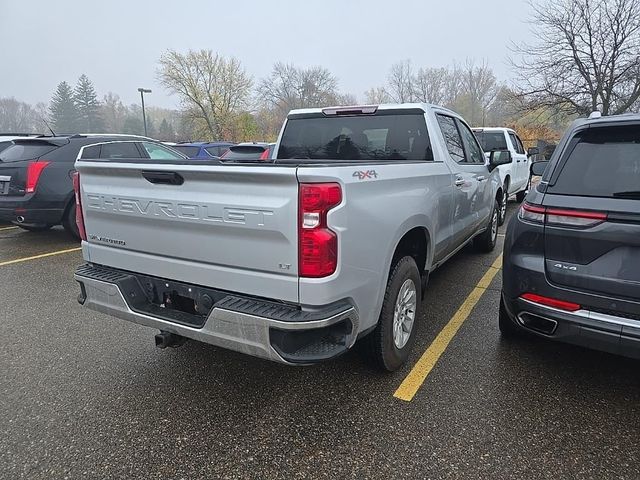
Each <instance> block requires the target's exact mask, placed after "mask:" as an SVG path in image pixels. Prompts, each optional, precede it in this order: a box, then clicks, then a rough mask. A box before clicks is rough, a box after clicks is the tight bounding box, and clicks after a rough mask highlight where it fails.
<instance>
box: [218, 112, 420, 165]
mask: <svg viewBox="0 0 640 480" xmlns="http://www.w3.org/2000/svg"><path fill="white" fill-rule="evenodd" d="M233 150H234V149H233V148H232V151H233ZM227 156H228V154H227V155H225V158H227ZM278 159H313V160H324V161H330V160H337V161H341V160H342V161H344V160H360V161H404V160H406V161H433V151H432V149H431V142H430V139H429V133H428V131H427V125H426V122H425V119H424V112H422V111H413V110H406V111H402V110H399V111H389V110H386V111H385V110H382V111H378V112H377V113H375V114H368V115H327V116H325V115H324V114H322V113H318V114H309V115H303V116H300V117H298V116H295V115H294V116H292V117H290V118H289V119H288V120H287V124H286V126H285V129H284V132H283V134H282V138H281V140H280V147H279V148H278Z"/></svg>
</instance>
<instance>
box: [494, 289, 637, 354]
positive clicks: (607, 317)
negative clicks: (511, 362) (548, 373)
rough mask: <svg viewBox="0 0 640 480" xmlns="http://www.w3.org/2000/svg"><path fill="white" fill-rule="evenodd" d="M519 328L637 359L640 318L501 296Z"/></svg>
mask: <svg viewBox="0 0 640 480" xmlns="http://www.w3.org/2000/svg"><path fill="white" fill-rule="evenodd" d="M502 298H503V301H504V305H505V308H506V310H507V314H508V316H509V318H510V319H511V321H512V322H513V323H514V324H515V325H516V326H517V327H518V328H520V329H522V330H525V331H527V332H530V333H532V334H535V335H537V336H541V337H546V338H549V339H551V340H558V341H562V342H567V343H571V344H574V345H580V346H583V347H587V348H593V349H597V350H602V351H606V352H609V353H614V354H618V355H624V356H626V357H631V358H636V359H640V320H636V319H633V318H627V317H621V316H617V315H613V314H605V313H600V312H594V311H590V310H586V309H581V310H578V311H575V312H567V311H564V310H559V309H556V308H552V307H547V306H543V305H539V304H536V303H533V302H530V301H527V300H524V299H522V298H516V299H509V298H507V297H506V296H505V295H504V294H503V296H502Z"/></svg>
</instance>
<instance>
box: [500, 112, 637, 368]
mask: <svg viewBox="0 0 640 480" xmlns="http://www.w3.org/2000/svg"><path fill="white" fill-rule="evenodd" d="M531 170H532V173H533V174H542V181H541V182H540V184H539V185H538V186H537V187H536V188H535V189H532V190H531V191H530V193H529V195H528V196H527V198H526V201H525V203H524V204H523V205H522V207H521V208H520V211H519V213H518V215H517V217H514V218H513V219H512V221H511V222H510V224H509V227H508V229H507V234H506V241H505V247H504V270H503V287H502V300H501V305H500V318H499V323H500V330H501V331H502V334H503V335H513V334H515V333H522V332H525V331H526V332H530V333H533V334H535V335H538V336H541V337H546V338H549V339H552V340H560V341H565V342H569V343H574V344H578V345H583V346H586V347H591V348H597V349H600V350H604V351H608V352H612V353H617V354H621V355H626V356H629V357H634V358H640V115H620V116H611V117H602V118H590V119H586V120H585V119H583V120H578V121H576V122H575V123H574V124H573V125H572V127H571V128H570V129H569V130H568V131H567V133H566V134H565V136H564V138H563V139H562V140H561V142H560V144H559V145H558V148H557V149H556V151H555V153H554V155H553V157H552V158H551V160H550V161H549V162H539V163H535V164H533V165H532V167H531Z"/></svg>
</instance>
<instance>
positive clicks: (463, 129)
mask: <svg viewBox="0 0 640 480" xmlns="http://www.w3.org/2000/svg"><path fill="white" fill-rule="evenodd" d="M457 124H458V128H459V129H460V135H461V136H462V141H463V142H464V148H465V151H466V152H467V161H468V162H469V163H479V164H483V165H484V163H485V161H484V159H485V156H484V152H483V151H482V147H480V144H479V143H478V140H477V139H476V137H475V136H474V135H473V133H471V129H470V128H469V127H467V125H465V124H464V123H463V122H461V121H460V120H457Z"/></svg>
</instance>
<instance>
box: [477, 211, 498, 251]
mask: <svg viewBox="0 0 640 480" xmlns="http://www.w3.org/2000/svg"><path fill="white" fill-rule="evenodd" d="M499 216H500V204H499V203H498V201H497V200H496V201H495V202H494V205H493V211H492V212H491V216H490V217H489V225H488V226H487V229H486V230H485V231H484V232H482V233H481V234H480V235H478V236H477V237H476V238H474V239H473V246H474V247H476V248H477V249H478V250H479V251H481V252H491V251H493V249H494V248H496V242H497V241H498V224H499V222H498V217H499Z"/></svg>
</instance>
